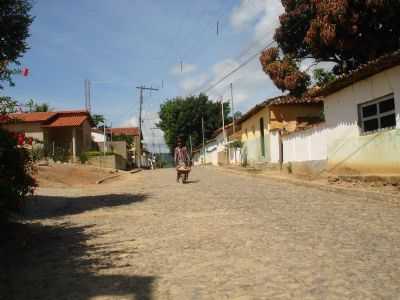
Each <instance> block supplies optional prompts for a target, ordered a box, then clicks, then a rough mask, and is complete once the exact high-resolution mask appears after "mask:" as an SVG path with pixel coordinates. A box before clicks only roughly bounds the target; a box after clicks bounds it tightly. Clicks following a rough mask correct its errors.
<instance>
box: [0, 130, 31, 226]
mask: <svg viewBox="0 0 400 300" xmlns="http://www.w3.org/2000/svg"><path fill="white" fill-rule="evenodd" d="M32 173H33V162H32V157H31V155H30V153H29V151H28V150H27V149H25V148H21V147H18V146H17V140H16V139H15V137H13V136H12V135H11V134H10V133H9V132H7V131H4V130H2V129H0V221H4V220H6V219H7V218H8V217H9V216H10V215H12V214H13V213H17V212H18V211H19V210H20V209H21V208H22V206H23V203H24V200H25V199H26V195H28V194H31V193H33V191H34V188H35V186H36V182H35V179H34V178H33V177H32Z"/></svg>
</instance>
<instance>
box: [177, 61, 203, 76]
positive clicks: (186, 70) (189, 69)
mask: <svg viewBox="0 0 400 300" xmlns="http://www.w3.org/2000/svg"><path fill="white" fill-rule="evenodd" d="M196 70H197V66H196V65H192V64H182V65H181V64H179V65H175V66H173V67H172V69H171V70H170V73H171V74H172V75H175V76H178V75H184V74H190V73H193V72H195V71H196Z"/></svg>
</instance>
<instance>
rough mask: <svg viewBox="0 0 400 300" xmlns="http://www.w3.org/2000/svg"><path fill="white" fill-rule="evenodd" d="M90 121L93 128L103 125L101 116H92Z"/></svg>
mask: <svg viewBox="0 0 400 300" xmlns="http://www.w3.org/2000/svg"><path fill="white" fill-rule="evenodd" d="M92 120H93V123H94V124H95V126H96V127H97V128H99V126H100V124H104V121H105V118H104V116H103V115H98V114H93V115H92Z"/></svg>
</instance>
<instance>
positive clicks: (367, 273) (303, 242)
mask: <svg viewBox="0 0 400 300" xmlns="http://www.w3.org/2000/svg"><path fill="white" fill-rule="evenodd" d="M191 175H192V176H191V180H192V182H191V183H190V184H187V185H178V184H176V183H175V182H174V172H173V170H157V171H144V172H141V173H138V174H134V175H129V176H128V177H126V178H124V179H123V180H122V181H119V182H113V183H109V184H106V185H104V186H98V187H96V188H88V189H86V190H41V191H40V194H41V195H42V196H41V197H38V198H37V199H36V200H35V201H36V202H37V203H36V204H35V205H34V207H36V209H35V210H33V211H34V212H33V217H34V218H35V220H38V221H37V222H36V225H35V226H37V231H36V233H35V234H36V235H34V236H35V237H37V239H35V241H36V243H34V247H33V249H32V252H31V254H30V255H31V256H29V257H25V258H24V259H22V261H21V263H20V264H18V265H17V266H16V267H15V268H13V270H12V276H11V279H10V280H11V281H12V280H17V278H18V286H17V285H16V284H15V283H13V282H11V283H10V286H11V288H12V289H13V290H12V293H13V295H14V299H90V300H93V299H95V300H99V299H144V300H150V299H157V300H158V299H195V300H201V299H241V300H244V299H400V206H399V205H397V204H395V203H390V202H382V201H374V200H371V199H364V198H357V197H349V196H344V195H341V194H336V193H329V192H323V191H320V190H317V189H312V188H306V187H301V186H295V185H291V184H287V183H285V182H277V181H272V180H268V179H265V178H264V179H260V178H253V177H246V176H240V175H234V174H229V173H225V172H223V171H219V170H215V169H203V168H197V169H194V171H193V172H192V174H191ZM64 196H68V197H74V198H73V199H71V198H62V197H64ZM35 228H36V227H35ZM32 257H34V259H33V262H32ZM5 299H6V298H5ZM8 299H13V298H8Z"/></svg>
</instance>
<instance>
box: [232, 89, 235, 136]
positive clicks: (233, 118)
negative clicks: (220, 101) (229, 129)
mask: <svg viewBox="0 0 400 300" xmlns="http://www.w3.org/2000/svg"><path fill="white" fill-rule="evenodd" d="M231 102H232V104H231V105H232V121H233V133H235V109H234V108H233V83H232V82H231Z"/></svg>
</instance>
